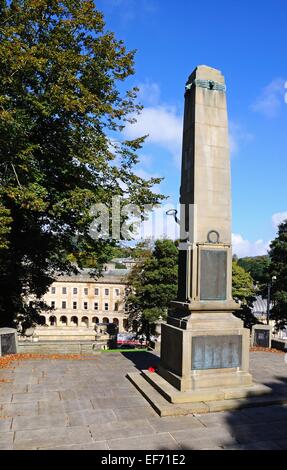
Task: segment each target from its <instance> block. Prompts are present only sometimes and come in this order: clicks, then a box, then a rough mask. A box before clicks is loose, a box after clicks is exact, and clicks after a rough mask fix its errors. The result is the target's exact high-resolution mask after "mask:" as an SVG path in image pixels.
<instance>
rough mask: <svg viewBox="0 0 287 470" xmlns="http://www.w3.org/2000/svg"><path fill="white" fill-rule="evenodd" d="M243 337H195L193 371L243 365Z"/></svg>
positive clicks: (193, 342)
mask: <svg viewBox="0 0 287 470" xmlns="http://www.w3.org/2000/svg"><path fill="white" fill-rule="evenodd" d="M241 350H242V336H240V335H229V336H228V335H224V336H195V337H193V338H192V361H191V363H192V366H191V367H192V369H193V370H202V369H224V368H233V367H239V366H240V365H241Z"/></svg>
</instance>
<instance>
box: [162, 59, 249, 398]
mask: <svg viewBox="0 0 287 470" xmlns="http://www.w3.org/2000/svg"><path fill="white" fill-rule="evenodd" d="M180 203H181V238H182V241H181V244H180V247H179V248H180V250H179V251H180V252H179V285H178V300H177V301H175V302H172V305H171V309H170V311H169V316H168V321H167V325H163V327H162V343H161V367H160V373H161V375H162V376H163V377H164V378H165V379H166V380H167V381H168V382H170V383H171V384H172V385H174V386H175V387H176V388H177V389H179V390H181V391H186V390H197V389H200V388H208V387H209V386H210V387H215V386H224V385H227V386H230V385H233V386H236V385H250V384H251V382H252V378H251V375H250V374H249V372H248V368H249V360H248V355H249V331H248V330H245V329H244V328H243V324H242V321H241V320H240V319H238V318H236V317H235V316H234V315H233V314H232V312H233V311H234V310H236V309H238V304H237V303H236V302H235V301H234V300H233V299H232V249H231V185H230V155H229V144H228V118H227V107H226V87H225V80H224V77H223V75H222V74H221V72H220V71H218V70H215V69H213V68H210V67H206V66H199V67H197V68H196V69H195V70H194V72H193V73H192V74H191V75H190V77H189V79H188V82H187V85H186V91H185V111H184V128H183V148H182V170H181V188H180Z"/></svg>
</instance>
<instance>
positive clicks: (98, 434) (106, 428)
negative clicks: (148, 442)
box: [89, 419, 156, 441]
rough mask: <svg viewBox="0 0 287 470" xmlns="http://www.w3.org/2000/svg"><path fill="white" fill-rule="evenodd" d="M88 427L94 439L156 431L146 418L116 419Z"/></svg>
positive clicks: (147, 433)
mask: <svg viewBox="0 0 287 470" xmlns="http://www.w3.org/2000/svg"><path fill="white" fill-rule="evenodd" d="M89 429H90V431H91V433H92V437H93V439H94V440H95V441H101V440H103V439H105V440H112V439H119V438H121V437H123V436H124V437H125V438H129V437H136V436H144V435H148V436H150V435H151V434H155V433H156V431H155V429H154V427H153V426H152V424H151V423H150V422H149V421H148V420H147V419H137V420H133V421H117V422H109V423H102V424H91V425H90V426H89Z"/></svg>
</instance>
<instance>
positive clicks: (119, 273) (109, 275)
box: [56, 268, 130, 284]
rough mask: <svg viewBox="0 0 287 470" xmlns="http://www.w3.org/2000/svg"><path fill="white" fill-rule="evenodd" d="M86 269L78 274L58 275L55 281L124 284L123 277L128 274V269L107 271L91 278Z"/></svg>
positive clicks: (88, 270)
mask: <svg viewBox="0 0 287 470" xmlns="http://www.w3.org/2000/svg"><path fill="white" fill-rule="evenodd" d="M90 272H91V270H90V269H88V268H84V269H81V270H80V271H79V273H78V274H71V275H68V274H65V275H59V276H58V277H57V279H56V281H58V282H59V281H60V282H97V283H99V284H101V283H107V282H110V283H117V284H121V283H125V276H126V275H127V274H128V273H129V272H130V270H129V269H107V270H106V271H103V273H102V275H101V276H99V277H93V276H91V274H90Z"/></svg>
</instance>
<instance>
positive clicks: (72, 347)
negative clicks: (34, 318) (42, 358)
mask: <svg viewBox="0 0 287 470" xmlns="http://www.w3.org/2000/svg"><path fill="white" fill-rule="evenodd" d="M94 345H95V341H39V342H33V343H32V342H30V341H19V342H18V352H19V353H24V354H25V353H27V354H96V352H97V350H96V349H93V348H94V347H95V346H94Z"/></svg>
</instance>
